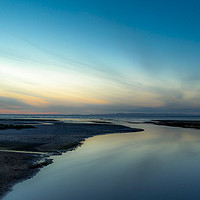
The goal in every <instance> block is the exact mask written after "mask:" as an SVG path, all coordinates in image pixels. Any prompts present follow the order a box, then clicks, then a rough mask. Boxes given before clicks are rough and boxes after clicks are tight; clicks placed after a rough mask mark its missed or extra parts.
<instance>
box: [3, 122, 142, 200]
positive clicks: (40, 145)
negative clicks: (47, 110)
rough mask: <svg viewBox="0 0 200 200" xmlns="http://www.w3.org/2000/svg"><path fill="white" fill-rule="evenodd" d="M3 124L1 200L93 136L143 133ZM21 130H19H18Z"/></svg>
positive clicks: (101, 126)
mask: <svg viewBox="0 0 200 200" xmlns="http://www.w3.org/2000/svg"><path fill="white" fill-rule="evenodd" d="M0 124H1V126H3V127H7V128H3V129H1V130H0V177H1V183H0V199H1V198H2V197H3V196H4V195H5V194H6V193H7V192H8V191H10V190H11V189H12V187H13V186H14V185H15V184H16V183H18V182H20V181H22V180H25V179H28V178H31V177H32V176H34V175H35V174H36V173H37V172H38V171H39V169H40V168H41V167H43V166H45V165H48V164H50V163H51V162H52V160H51V159H49V158H48V157H49V156H50V155H59V154H62V152H65V151H68V150H73V149H75V148H76V147H77V146H79V145H81V143H82V142H83V141H84V140H85V139H86V138H88V137H91V136H94V135H100V134H108V133H125V132H137V131H143V129H138V128H129V127H126V126H122V125H116V124H112V123H106V122H105V123H104V122H100V123H98V121H93V122H91V123H63V122H61V121H56V120H35V119H34V120H30V119H26V120H17V119H5V120H0ZM5 125H6V126H5ZM11 125H12V126H11ZM15 126H16V129H15ZM19 126H20V127H21V128H20V129H18V128H17V127H19Z"/></svg>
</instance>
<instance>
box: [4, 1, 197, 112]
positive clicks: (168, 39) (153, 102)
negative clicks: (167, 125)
mask: <svg viewBox="0 0 200 200" xmlns="http://www.w3.org/2000/svg"><path fill="white" fill-rule="evenodd" d="M199 9H200V1H199V0H190V1H186V0H173V1H172V0H168V1H165V0H151V1H149V0H131V1H129V0H123V1H121V0H119V1H114V0H109V1H105V0H101V1H98V0H96V1H94V0H91V1H89V0H17V1H16V0H3V1H0V113H49V114H51V113H59V114H95V113H97V114H99V113H119V112H124V113H127V112H159V113H162V112H165V113H166V112H167V113H200V22H199V21H200V12H199Z"/></svg>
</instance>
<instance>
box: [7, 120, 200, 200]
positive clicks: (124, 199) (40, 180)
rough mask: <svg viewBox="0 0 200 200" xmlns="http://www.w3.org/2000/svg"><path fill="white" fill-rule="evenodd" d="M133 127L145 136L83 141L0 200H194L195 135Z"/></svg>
mask: <svg viewBox="0 0 200 200" xmlns="http://www.w3.org/2000/svg"><path fill="white" fill-rule="evenodd" d="M138 127H140V128H144V129H145V131H144V132H138V133H126V134H111V135H104V136H96V137H93V138H89V139H87V140H86V142H85V143H84V145H82V146H81V147H80V148H78V149H77V150H76V151H73V152H68V153H66V154H64V155H62V156H60V157H55V162H54V164H52V165H49V166H47V167H46V168H44V169H43V170H41V172H40V173H39V174H38V175H37V176H35V177H34V178H32V179H30V180H28V181H25V182H24V183H21V184H18V185H17V186H16V187H15V188H14V191H13V192H11V193H10V194H8V195H7V196H6V198H5V200H27V199H29V200H44V199H48V200H55V199H58V200H68V199H69V200H132V199H139V200H142V199H148V200H149V199H154V200H155V199H156V200H157V199H162V200H165V199H167V200H172V199H176V200H177V199H181V200H183V199H199V198H200V192H199V185H200V170H199V166H200V145H199V144H200V133H199V131H198V130H192V129H183V128H170V127H162V126H155V125H142V124H140V125H138Z"/></svg>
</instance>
